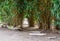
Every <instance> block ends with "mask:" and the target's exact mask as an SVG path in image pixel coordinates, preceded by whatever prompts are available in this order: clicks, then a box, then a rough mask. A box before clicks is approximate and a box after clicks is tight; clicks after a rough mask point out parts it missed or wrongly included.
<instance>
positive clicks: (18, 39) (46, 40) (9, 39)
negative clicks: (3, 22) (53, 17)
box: [0, 28, 60, 41]
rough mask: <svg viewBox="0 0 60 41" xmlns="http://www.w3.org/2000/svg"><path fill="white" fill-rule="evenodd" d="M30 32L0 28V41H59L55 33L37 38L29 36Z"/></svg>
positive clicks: (58, 35)
mask: <svg viewBox="0 0 60 41" xmlns="http://www.w3.org/2000/svg"><path fill="white" fill-rule="evenodd" d="M30 32H32V31H16V30H8V29H5V28H0V41H60V34H57V33H47V35H45V36H39V35H29V33H30ZM51 37H53V38H51Z"/></svg>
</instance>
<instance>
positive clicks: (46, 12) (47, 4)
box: [38, 0, 51, 29]
mask: <svg viewBox="0 0 60 41" xmlns="http://www.w3.org/2000/svg"><path fill="white" fill-rule="evenodd" d="M39 2H40V3H39V6H38V7H39V10H40V12H41V16H40V17H41V18H42V23H43V24H42V25H44V24H45V26H46V29H50V16H51V11H50V8H51V0H50V1H49V0H39ZM41 3H42V4H41ZM45 26H44V28H43V29H45Z"/></svg>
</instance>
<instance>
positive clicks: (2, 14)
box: [0, 0, 16, 22]
mask: <svg viewBox="0 0 60 41" xmlns="http://www.w3.org/2000/svg"><path fill="white" fill-rule="evenodd" d="M0 2H1V3H0V19H1V20H2V21H4V22H10V21H11V19H12V17H13V16H14V13H13V10H14V8H16V3H15V1H14V0H4V1H1V0H0Z"/></svg>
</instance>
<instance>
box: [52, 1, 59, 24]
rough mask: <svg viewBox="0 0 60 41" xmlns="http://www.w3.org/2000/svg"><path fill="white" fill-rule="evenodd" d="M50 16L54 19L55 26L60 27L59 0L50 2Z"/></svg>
mask: <svg viewBox="0 0 60 41" xmlns="http://www.w3.org/2000/svg"><path fill="white" fill-rule="evenodd" d="M52 4H53V6H52V10H51V12H52V14H51V15H52V16H54V17H55V18H56V21H55V24H59V25H60V0H52Z"/></svg>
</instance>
